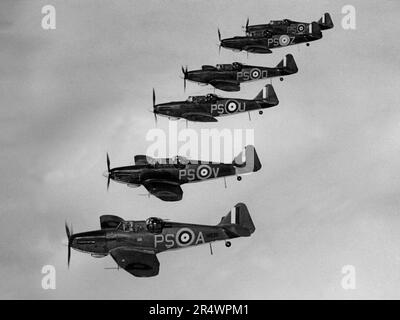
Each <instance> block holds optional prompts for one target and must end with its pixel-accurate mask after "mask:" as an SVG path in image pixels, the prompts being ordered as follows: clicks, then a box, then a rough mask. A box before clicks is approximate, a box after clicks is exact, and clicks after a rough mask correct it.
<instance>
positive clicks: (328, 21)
mask: <svg viewBox="0 0 400 320" xmlns="http://www.w3.org/2000/svg"><path fill="white" fill-rule="evenodd" d="M318 24H319V26H320V28H321V30H327V29H332V28H333V26H334V24H333V21H332V18H331V15H330V14H329V13H328V12H326V13H325V14H324V15H323V16H322V18H321V19H319V20H318Z"/></svg>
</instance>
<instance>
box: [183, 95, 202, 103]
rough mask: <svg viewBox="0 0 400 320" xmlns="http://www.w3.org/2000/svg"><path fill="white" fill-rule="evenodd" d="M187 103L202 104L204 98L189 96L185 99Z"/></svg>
mask: <svg viewBox="0 0 400 320" xmlns="http://www.w3.org/2000/svg"><path fill="white" fill-rule="evenodd" d="M187 101H188V102H197V103H200V102H204V96H189V97H188V98H187Z"/></svg>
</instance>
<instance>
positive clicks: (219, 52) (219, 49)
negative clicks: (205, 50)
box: [218, 28, 221, 55]
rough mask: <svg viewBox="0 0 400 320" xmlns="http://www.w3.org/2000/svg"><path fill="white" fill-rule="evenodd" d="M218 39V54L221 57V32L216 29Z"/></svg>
mask: <svg viewBox="0 0 400 320" xmlns="http://www.w3.org/2000/svg"><path fill="white" fill-rule="evenodd" d="M218 39H219V46H218V54H219V55H221V31H219V28H218Z"/></svg>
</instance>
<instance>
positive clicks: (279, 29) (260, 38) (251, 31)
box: [218, 13, 333, 53]
mask: <svg viewBox="0 0 400 320" xmlns="http://www.w3.org/2000/svg"><path fill="white" fill-rule="evenodd" d="M331 28H333V22H332V19H331V17H330V15H329V13H325V14H324V16H323V17H322V18H321V19H320V20H319V21H318V22H316V21H314V22H311V23H306V22H297V21H292V20H289V19H284V20H276V21H271V22H270V23H268V24H259V25H252V26H250V25H249V20H247V23H246V27H245V29H246V35H245V36H236V37H232V38H226V39H221V32H220V31H219V29H218V38H219V41H220V48H221V47H223V48H226V49H230V50H233V51H247V52H251V53H272V49H276V48H281V47H286V46H290V45H295V44H299V43H306V44H307V46H309V42H311V41H315V40H318V39H321V38H322V31H321V30H327V29H331Z"/></svg>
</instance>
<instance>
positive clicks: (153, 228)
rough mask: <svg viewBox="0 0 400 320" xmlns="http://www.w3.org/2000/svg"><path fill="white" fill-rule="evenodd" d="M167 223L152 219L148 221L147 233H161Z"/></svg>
mask: <svg viewBox="0 0 400 320" xmlns="http://www.w3.org/2000/svg"><path fill="white" fill-rule="evenodd" d="M164 225H165V222H164V221H163V220H162V219H160V218H155V217H151V218H148V219H147V220H146V228H147V231H149V232H151V233H161V232H162V230H163V228H164Z"/></svg>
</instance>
